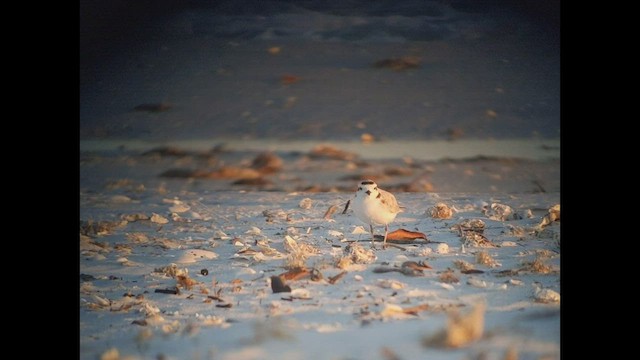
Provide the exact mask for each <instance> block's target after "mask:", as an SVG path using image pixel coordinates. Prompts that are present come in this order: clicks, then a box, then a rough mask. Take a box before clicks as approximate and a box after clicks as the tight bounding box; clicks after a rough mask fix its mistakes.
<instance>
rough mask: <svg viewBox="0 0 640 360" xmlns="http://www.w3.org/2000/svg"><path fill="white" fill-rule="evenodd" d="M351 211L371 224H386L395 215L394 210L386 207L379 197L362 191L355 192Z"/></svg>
mask: <svg viewBox="0 0 640 360" xmlns="http://www.w3.org/2000/svg"><path fill="white" fill-rule="evenodd" d="M353 212H354V213H355V214H356V216H357V217H358V219H360V220H361V221H362V222H364V223H366V224H371V225H388V224H390V223H391V222H392V221H393V220H394V219H395V218H396V215H397V213H396V212H393V211H390V210H389V209H387V208H386V207H385V205H384V204H383V203H382V201H380V199H376V198H375V197H373V196H366V194H364V193H358V194H356V198H355V199H354V201H353Z"/></svg>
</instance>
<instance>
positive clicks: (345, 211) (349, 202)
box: [342, 200, 351, 215]
mask: <svg viewBox="0 0 640 360" xmlns="http://www.w3.org/2000/svg"><path fill="white" fill-rule="evenodd" d="M349 204H351V200H347V204H346V205H345V206H344V210H342V214H343V215H344V214H346V213H347V210H349Z"/></svg>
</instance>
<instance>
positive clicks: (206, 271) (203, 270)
mask: <svg viewBox="0 0 640 360" xmlns="http://www.w3.org/2000/svg"><path fill="white" fill-rule="evenodd" d="M200 274H202V275H203V276H207V275H209V270H207V269H202V270H200Z"/></svg>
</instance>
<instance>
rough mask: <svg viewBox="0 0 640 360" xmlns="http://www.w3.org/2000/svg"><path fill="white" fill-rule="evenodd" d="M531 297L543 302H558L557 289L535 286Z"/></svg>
mask: <svg viewBox="0 0 640 360" xmlns="http://www.w3.org/2000/svg"><path fill="white" fill-rule="evenodd" d="M533 298H534V299H535V300H536V302H541V303H545V304H548V303H559V302H560V294H559V293H558V292H557V291H554V290H551V289H540V288H536V290H535V292H534V295H533Z"/></svg>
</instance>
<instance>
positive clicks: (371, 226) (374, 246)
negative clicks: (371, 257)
mask: <svg viewBox="0 0 640 360" xmlns="http://www.w3.org/2000/svg"><path fill="white" fill-rule="evenodd" d="M369 230H370V231H371V248H372V249H375V248H376V244H375V243H374V241H375V239H376V236H375V235H373V225H371V224H369Z"/></svg>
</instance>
